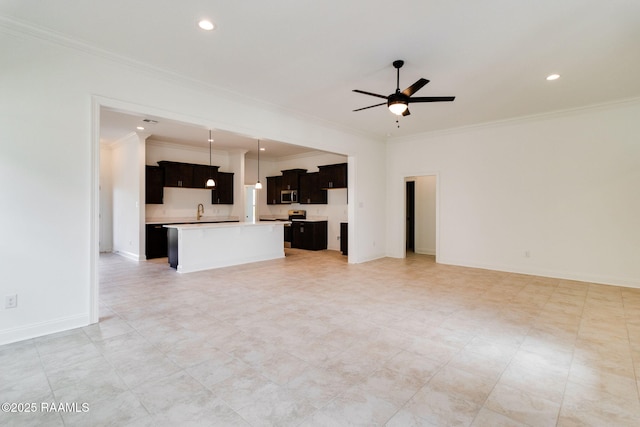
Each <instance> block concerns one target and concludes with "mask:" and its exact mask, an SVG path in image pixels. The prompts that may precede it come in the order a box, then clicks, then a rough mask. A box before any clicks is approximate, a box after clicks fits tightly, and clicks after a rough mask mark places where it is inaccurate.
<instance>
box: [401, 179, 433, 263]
mask: <svg viewBox="0 0 640 427" xmlns="http://www.w3.org/2000/svg"><path fill="white" fill-rule="evenodd" d="M437 184H438V177H437V175H421V176H412V177H406V178H405V218H404V220H405V233H406V235H405V254H409V253H412V252H413V253H416V254H423V255H433V256H437V252H438V251H437V246H438V241H437V240H438V239H437V237H438V236H437V234H438V233H437V231H438V218H437V201H438V192H437Z"/></svg>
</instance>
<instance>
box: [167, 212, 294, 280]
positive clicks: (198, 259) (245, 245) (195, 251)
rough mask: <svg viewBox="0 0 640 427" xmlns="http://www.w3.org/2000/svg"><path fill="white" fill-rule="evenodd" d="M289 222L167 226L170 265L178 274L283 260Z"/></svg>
mask: <svg viewBox="0 0 640 427" xmlns="http://www.w3.org/2000/svg"><path fill="white" fill-rule="evenodd" d="M285 224H290V222H289V221H257V222H218V223H203V222H201V223H182V224H166V225H165V227H166V228H167V229H168V230H169V231H168V239H169V244H168V246H169V265H170V266H171V267H173V268H176V269H177V271H178V272H179V273H189V272H193V271H200V270H209V269H213V268H221V267H228V266H231V265H238V264H247V263H251V262H258V261H266V260H271V259H278V258H284V245H283V243H282V236H283V233H284V226H285Z"/></svg>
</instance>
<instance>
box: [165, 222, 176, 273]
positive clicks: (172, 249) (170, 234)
mask: <svg viewBox="0 0 640 427" xmlns="http://www.w3.org/2000/svg"><path fill="white" fill-rule="evenodd" d="M167 252H168V254H167V256H168V258H169V259H168V261H169V266H171V267H172V268H176V269H177V268H178V229H177V228H168V229H167Z"/></svg>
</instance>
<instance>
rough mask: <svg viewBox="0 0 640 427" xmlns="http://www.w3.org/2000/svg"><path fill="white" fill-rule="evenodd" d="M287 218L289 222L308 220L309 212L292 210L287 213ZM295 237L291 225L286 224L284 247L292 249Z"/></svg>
mask: <svg viewBox="0 0 640 427" xmlns="http://www.w3.org/2000/svg"><path fill="white" fill-rule="evenodd" d="M287 216H288V217H289V221H292V220H294V219H306V218H307V211H305V210H299V209H298V210H290V211H288V212H287ZM292 237H293V232H292V229H291V224H285V226H284V247H285V248H290V247H291V238H292Z"/></svg>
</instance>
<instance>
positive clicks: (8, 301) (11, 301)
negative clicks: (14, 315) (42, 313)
mask: <svg viewBox="0 0 640 427" xmlns="http://www.w3.org/2000/svg"><path fill="white" fill-rule="evenodd" d="M17 306H18V295H7V296H6V297H4V308H16V307H17Z"/></svg>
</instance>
